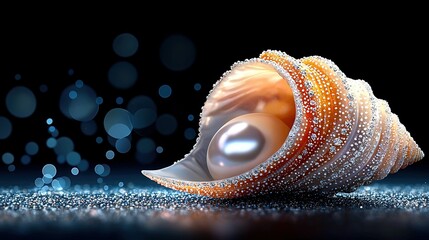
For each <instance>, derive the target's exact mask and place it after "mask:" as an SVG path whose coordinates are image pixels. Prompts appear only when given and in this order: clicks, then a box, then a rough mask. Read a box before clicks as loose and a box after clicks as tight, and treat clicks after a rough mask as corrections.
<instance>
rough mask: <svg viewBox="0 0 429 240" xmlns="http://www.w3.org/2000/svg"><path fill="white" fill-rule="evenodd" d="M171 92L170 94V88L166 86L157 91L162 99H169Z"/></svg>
mask: <svg viewBox="0 0 429 240" xmlns="http://www.w3.org/2000/svg"><path fill="white" fill-rule="evenodd" d="M171 92H172V90H171V87H170V86H169V85H166V84H165V85H162V86H161V87H159V90H158V93H159V96H161V97H162V98H168V97H170V96H171Z"/></svg>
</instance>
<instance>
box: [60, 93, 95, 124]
mask: <svg viewBox="0 0 429 240" xmlns="http://www.w3.org/2000/svg"><path fill="white" fill-rule="evenodd" d="M96 98H97V94H96V93H95V91H94V90H93V89H92V88H91V87H89V86H88V85H83V86H82V87H81V88H77V87H76V86H75V85H70V86H68V87H67V88H65V89H64V90H63V92H62V94H61V97H60V110H61V112H62V113H63V114H64V115H65V116H66V117H68V118H71V119H74V120H77V121H82V122H86V121H90V120H92V119H93V118H94V117H95V116H96V115H97V113H98V109H99V106H98V104H97V103H96Z"/></svg>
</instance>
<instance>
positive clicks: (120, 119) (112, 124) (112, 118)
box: [104, 108, 133, 139]
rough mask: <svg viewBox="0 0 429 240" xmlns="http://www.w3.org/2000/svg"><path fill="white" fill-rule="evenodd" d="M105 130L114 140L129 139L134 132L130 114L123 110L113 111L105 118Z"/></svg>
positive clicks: (116, 109) (115, 109)
mask: <svg viewBox="0 0 429 240" xmlns="http://www.w3.org/2000/svg"><path fill="white" fill-rule="evenodd" d="M104 129H105V130H106V132H107V134H109V136H111V137H113V138H116V139H121V138H124V137H127V136H128V135H130V134H131V132H132V130H133V123H132V120H131V114H130V112H128V111H127V110H125V109H122V108H114V109H111V110H110V111H109V112H108V113H107V114H106V116H105V117H104Z"/></svg>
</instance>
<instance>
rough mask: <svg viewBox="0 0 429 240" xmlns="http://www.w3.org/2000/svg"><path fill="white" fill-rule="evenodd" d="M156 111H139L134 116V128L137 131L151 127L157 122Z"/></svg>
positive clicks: (146, 109) (150, 109)
mask: <svg viewBox="0 0 429 240" xmlns="http://www.w3.org/2000/svg"><path fill="white" fill-rule="evenodd" d="M156 117H157V115H156V111H155V110H154V109H152V108H142V109H139V110H138V111H137V112H135V113H134V115H133V126H134V128H135V129H142V128H146V127H149V126H150V125H152V124H153V123H154V122H155V121H156Z"/></svg>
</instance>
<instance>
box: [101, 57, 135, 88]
mask: <svg viewBox="0 0 429 240" xmlns="http://www.w3.org/2000/svg"><path fill="white" fill-rule="evenodd" d="M137 75H138V74H137V69H136V68H135V67H134V65H132V64H131V63H129V62H117V63H115V64H113V65H112V66H111V67H110V69H109V72H108V79H109V82H110V84H112V86H113V87H115V88H118V89H128V88H130V87H132V86H133V85H134V84H135V83H136V81H137Z"/></svg>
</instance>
